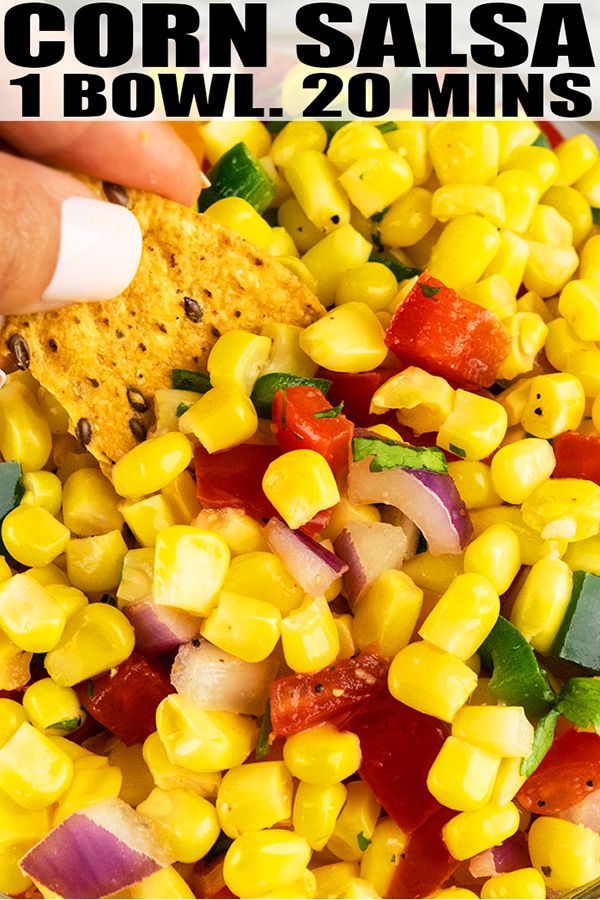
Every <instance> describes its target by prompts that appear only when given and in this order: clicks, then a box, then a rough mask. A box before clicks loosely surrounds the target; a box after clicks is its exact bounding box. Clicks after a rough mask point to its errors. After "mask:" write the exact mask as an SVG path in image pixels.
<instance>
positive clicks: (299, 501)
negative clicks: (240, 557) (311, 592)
mask: <svg viewBox="0 0 600 900" xmlns="http://www.w3.org/2000/svg"><path fill="white" fill-rule="evenodd" d="M340 308H344V307H340ZM262 486H263V490H264V492H265V494H266V496H267V498H268V499H269V500H270V501H271V503H272V504H273V506H274V507H275V509H276V510H277V512H278V513H279V514H280V515H281V517H282V518H283V519H284V520H285V521H286V523H287V524H288V525H289V527H290V528H299V527H300V526H301V525H305V524H306V523H307V522H309V521H310V520H311V519H312V518H313V517H314V516H316V514H317V513H318V512H320V511H321V510H322V509H329V507H330V506H335V504H336V503H338V502H339V499H340V493H339V490H338V487H337V484H336V482H335V478H334V477H333V472H332V471H331V469H330V467H329V465H328V463H327V461H326V460H325V459H324V457H322V456H321V455H320V454H319V453H317V452H316V451H315V450H291V451H290V452H289V453H284V454H282V455H281V456H279V457H278V458H277V459H274V460H273V462H272V463H270V465H269V467H268V468H267V471H266V472H265V475H264V478H263V482H262Z"/></svg>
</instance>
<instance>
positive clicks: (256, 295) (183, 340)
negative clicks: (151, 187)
mask: <svg viewBox="0 0 600 900" xmlns="http://www.w3.org/2000/svg"><path fill="white" fill-rule="evenodd" d="M127 205H128V206H129V208H130V209H131V210H132V211H133V212H134V213H135V215H136V216H137V218H138V221H139V222H140V225H141V228H142V232H143V236H144V241H143V252H142V259H141V263H140V266H139V269H138V272H137V274H136V276H135V278H134V280H133V281H132V283H131V284H130V286H129V287H128V288H127V290H126V291H124V292H123V294H121V295H120V296H119V297H117V298H116V299H115V300H110V301H108V302H105V303H81V304H76V305H74V306H69V307H65V308H63V309H59V310H55V311H52V312H45V313H38V314H36V315H22V316H9V317H7V319H6V323H5V326H4V329H3V332H2V336H1V338H0V343H1V346H2V348H3V349H4V348H7V350H8V352H9V353H10V352H11V351H12V348H14V347H18V348H20V359H23V358H24V353H23V348H25V351H26V353H27V354H28V362H29V367H30V369H31V372H32V374H33V376H34V377H35V378H36V379H37V380H38V381H39V382H40V384H42V385H43V386H44V387H45V388H46V389H47V390H49V391H50V392H51V393H52V394H53V395H54V396H55V397H56V398H57V400H58V401H59V402H60V403H61V404H62V405H63V406H64V408H65V409H66V411H67V413H68V416H69V421H70V430H71V432H72V433H73V434H75V435H76V436H77V437H78V438H79V440H80V441H81V442H82V443H83V444H85V445H86V446H87V448H88V450H90V451H91V452H92V453H93V454H94V456H95V457H97V459H98V460H99V461H100V463H101V465H102V468H103V469H104V470H105V471H106V470H108V469H109V468H110V466H111V465H112V463H114V462H116V460H117V459H119V458H120V457H121V456H123V454H124V453H126V452H127V451H128V450H131V448H132V447H134V446H135V444H136V443H137V442H139V441H140V440H143V438H144V436H145V434H146V432H147V431H148V429H150V428H151V427H152V424H153V412H152V398H153V396H154V392H155V391H156V390H158V389H159V388H165V387H170V384H171V370H172V369H193V370H204V371H206V361H207V358H208V354H209V352H210V349H211V347H212V345H213V344H214V342H215V341H216V339H217V338H218V337H219V335H220V334H222V333H223V332H224V331H227V330H229V329H232V328H240V329H244V330H247V331H254V332H256V331H260V329H261V327H262V325H264V324H265V323H266V322H286V323H290V324H294V325H308V324H310V323H311V322H313V321H314V320H315V319H317V318H318V317H319V316H320V315H322V314H323V312H324V310H323V308H322V306H321V305H320V303H319V301H318V300H317V299H316V297H315V296H314V294H313V293H312V292H311V291H310V290H309V289H308V288H307V287H306V285H304V284H302V283H301V282H300V281H299V280H298V279H297V278H296V277H295V276H294V275H293V274H292V273H291V272H289V271H288V270H287V269H286V268H285V267H284V266H283V265H281V264H280V263H278V262H277V261H276V260H273V259H271V258H270V257H268V256H265V255H263V254H262V253H261V252H260V251H259V250H257V249H256V248H255V247H253V246H252V244H250V243H248V241H246V240H244V239H243V238H241V237H239V236H238V235H237V234H235V233H233V232H232V231H230V230H229V229H227V228H224V227H222V226H221V225H219V224H218V223H217V222H214V221H213V220H212V219H210V218H208V217H206V216H203V215H200V214H198V213H196V212H195V211H194V210H191V209H187V208H185V207H183V206H179V205H178V204H177V203H174V202H172V201H169V200H164V199H162V198H161V197H157V196H155V195H153V194H147V193H144V192H141V191H135V190H129V191H127ZM17 363H19V360H17Z"/></svg>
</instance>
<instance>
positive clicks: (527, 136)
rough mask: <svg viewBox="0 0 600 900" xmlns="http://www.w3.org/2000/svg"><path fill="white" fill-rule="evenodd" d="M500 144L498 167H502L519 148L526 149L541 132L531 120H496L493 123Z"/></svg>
mask: <svg viewBox="0 0 600 900" xmlns="http://www.w3.org/2000/svg"><path fill="white" fill-rule="evenodd" d="M494 124H495V125H496V128H497V130H498V138H499V142H500V165H504V164H505V163H506V162H508V160H509V159H510V157H511V156H512V154H513V153H514V152H515V150H517V149H518V148H519V147H528V146H529V145H530V144H533V142H534V141H535V140H536V139H537V138H539V136H540V134H541V132H540V129H539V127H538V125H537V124H536V123H535V122H534V121H532V120H531V119H517V120H516V121H509V120H498V121H497V122H495V123H494Z"/></svg>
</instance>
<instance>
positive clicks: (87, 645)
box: [45, 603, 135, 687]
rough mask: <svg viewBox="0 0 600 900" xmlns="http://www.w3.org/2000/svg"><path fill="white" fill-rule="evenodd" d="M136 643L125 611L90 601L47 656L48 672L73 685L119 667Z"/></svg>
mask: <svg viewBox="0 0 600 900" xmlns="http://www.w3.org/2000/svg"><path fill="white" fill-rule="evenodd" d="M134 643H135V637H134V633H133V628H132V627H131V625H130V624H129V621H128V619H127V618H126V617H125V616H124V615H123V613H122V612H120V611H119V610H118V609H116V608H115V607H114V606H110V605H109V604H108V603H90V604H89V605H88V606H85V607H84V608H83V609H80V610H79V612H76V613H75V615H74V616H72V617H71V618H70V619H69V621H68V622H67V624H66V626H65V630H64V632H63V634H62V637H61V639H60V642H59V643H58V644H57V646H56V647H55V648H54V649H53V650H51V651H50V653H48V654H47V655H46V662H45V664H46V671H47V672H48V675H49V676H50V678H52V679H53V680H54V681H56V683H57V684H60V685H62V686H63V687H72V686H73V685H74V684H77V683H78V682H80V681H84V680H85V679H86V678H94V677H95V676H96V675H100V673H101V672H107V671H108V670H109V669H112V668H114V667H115V666H118V665H119V664H120V663H122V662H123V661H124V660H126V659H127V657H128V656H130V655H131V652H132V650H133V645H134Z"/></svg>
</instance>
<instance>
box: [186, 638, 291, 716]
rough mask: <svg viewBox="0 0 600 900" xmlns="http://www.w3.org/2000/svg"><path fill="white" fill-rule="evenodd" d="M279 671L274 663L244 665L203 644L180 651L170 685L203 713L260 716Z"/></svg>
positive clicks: (188, 645) (190, 645)
mask: <svg viewBox="0 0 600 900" xmlns="http://www.w3.org/2000/svg"><path fill="white" fill-rule="evenodd" d="M277 668H278V663H277V661H276V660H274V659H265V660H263V661H262V662H257V663H250V662H244V660H242V659H238V658H237V657H235V656H231V655H230V654H229V653H225V652H224V651H223V650H219V648H218V647H215V646H214V644H211V643H209V642H208V641H205V640H201V641H200V644H199V646H198V647H195V646H194V644H183V646H182V647H180V648H179V652H178V653H177V656H176V657H175V661H174V663H173V667H172V669H171V684H172V685H173V687H174V688H175V689H176V691H177V693H179V694H184V695H185V696H186V697H190V698H191V699H192V700H195V702H196V703H198V705H199V706H201V707H202V708H203V709H213V710H227V711H229V712H237V713H244V714H245V715H250V716H261V715H262V714H263V713H264V711H265V707H266V705H267V700H268V698H269V690H270V687H271V682H272V680H273V678H274V676H275V673H276V671H277Z"/></svg>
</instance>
